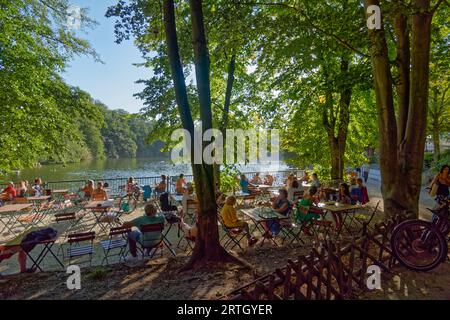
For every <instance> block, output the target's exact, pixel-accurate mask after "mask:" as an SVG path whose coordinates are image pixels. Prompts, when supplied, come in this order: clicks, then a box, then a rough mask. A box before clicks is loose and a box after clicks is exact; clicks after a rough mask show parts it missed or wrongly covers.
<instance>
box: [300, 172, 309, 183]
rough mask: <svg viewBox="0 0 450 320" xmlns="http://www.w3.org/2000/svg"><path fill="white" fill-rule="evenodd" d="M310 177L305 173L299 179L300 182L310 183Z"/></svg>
mask: <svg viewBox="0 0 450 320" xmlns="http://www.w3.org/2000/svg"><path fill="white" fill-rule="evenodd" d="M310 179H311V178H310V176H309V174H308V171H305V174H304V175H303V177H302V178H301V179H300V182H305V183H308V182H309V181H310Z"/></svg>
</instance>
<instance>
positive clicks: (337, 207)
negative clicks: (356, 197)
mask: <svg viewBox="0 0 450 320" xmlns="http://www.w3.org/2000/svg"><path fill="white" fill-rule="evenodd" d="M318 207H319V208H321V209H322V210H324V211H327V212H330V213H331V214H332V216H333V219H334V221H335V223H336V230H337V231H338V236H339V234H340V233H341V231H342V227H343V226H344V223H345V220H346V219H347V217H348V215H349V214H350V213H351V212H355V211H356V210H358V209H361V208H362V206H361V205H359V204H358V205H350V204H339V203H337V202H335V204H329V203H327V204H325V203H319V205H318Z"/></svg>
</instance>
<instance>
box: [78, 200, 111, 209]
mask: <svg viewBox="0 0 450 320" xmlns="http://www.w3.org/2000/svg"><path fill="white" fill-rule="evenodd" d="M112 207H114V200H106V201H89V202H88V204H87V205H86V206H85V207H84V208H85V209H90V210H92V209H103V210H107V209H110V208H112Z"/></svg>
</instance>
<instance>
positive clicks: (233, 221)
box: [220, 196, 258, 247]
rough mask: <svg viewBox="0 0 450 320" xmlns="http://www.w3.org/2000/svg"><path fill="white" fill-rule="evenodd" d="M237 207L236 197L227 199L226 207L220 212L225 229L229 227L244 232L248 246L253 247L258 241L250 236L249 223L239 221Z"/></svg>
mask: <svg viewBox="0 0 450 320" xmlns="http://www.w3.org/2000/svg"><path fill="white" fill-rule="evenodd" d="M235 206H236V197H234V196H229V197H227V198H226V200H225V205H224V206H223V208H222V210H221V211H220V216H221V217H222V220H223V223H224V224H225V227H227V228H229V229H232V228H239V229H242V230H244V232H245V235H246V236H247V240H248V245H249V247H251V246H253V245H254V244H255V243H256V242H257V241H258V240H257V239H256V238H255V237H253V236H252V235H251V234H250V229H249V228H248V223H247V222H245V221H243V220H239V219H238V217H237V212H236V207H235Z"/></svg>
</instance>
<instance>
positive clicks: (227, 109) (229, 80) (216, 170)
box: [214, 54, 236, 186]
mask: <svg viewBox="0 0 450 320" xmlns="http://www.w3.org/2000/svg"><path fill="white" fill-rule="evenodd" d="M235 69H236V55H235V54H233V55H232V56H231V59H230V62H229V63H228V76H227V88H226V90H225V102H224V104H223V113H222V121H221V123H220V128H219V129H220V132H222V136H223V141H226V138H227V134H226V133H227V128H228V116H229V113H230V104H231V93H232V92H233V83H234V71H235ZM225 148H226V143H224V154H226V150H225ZM214 181H215V183H217V184H218V185H219V186H220V165H218V164H215V165H214Z"/></svg>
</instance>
